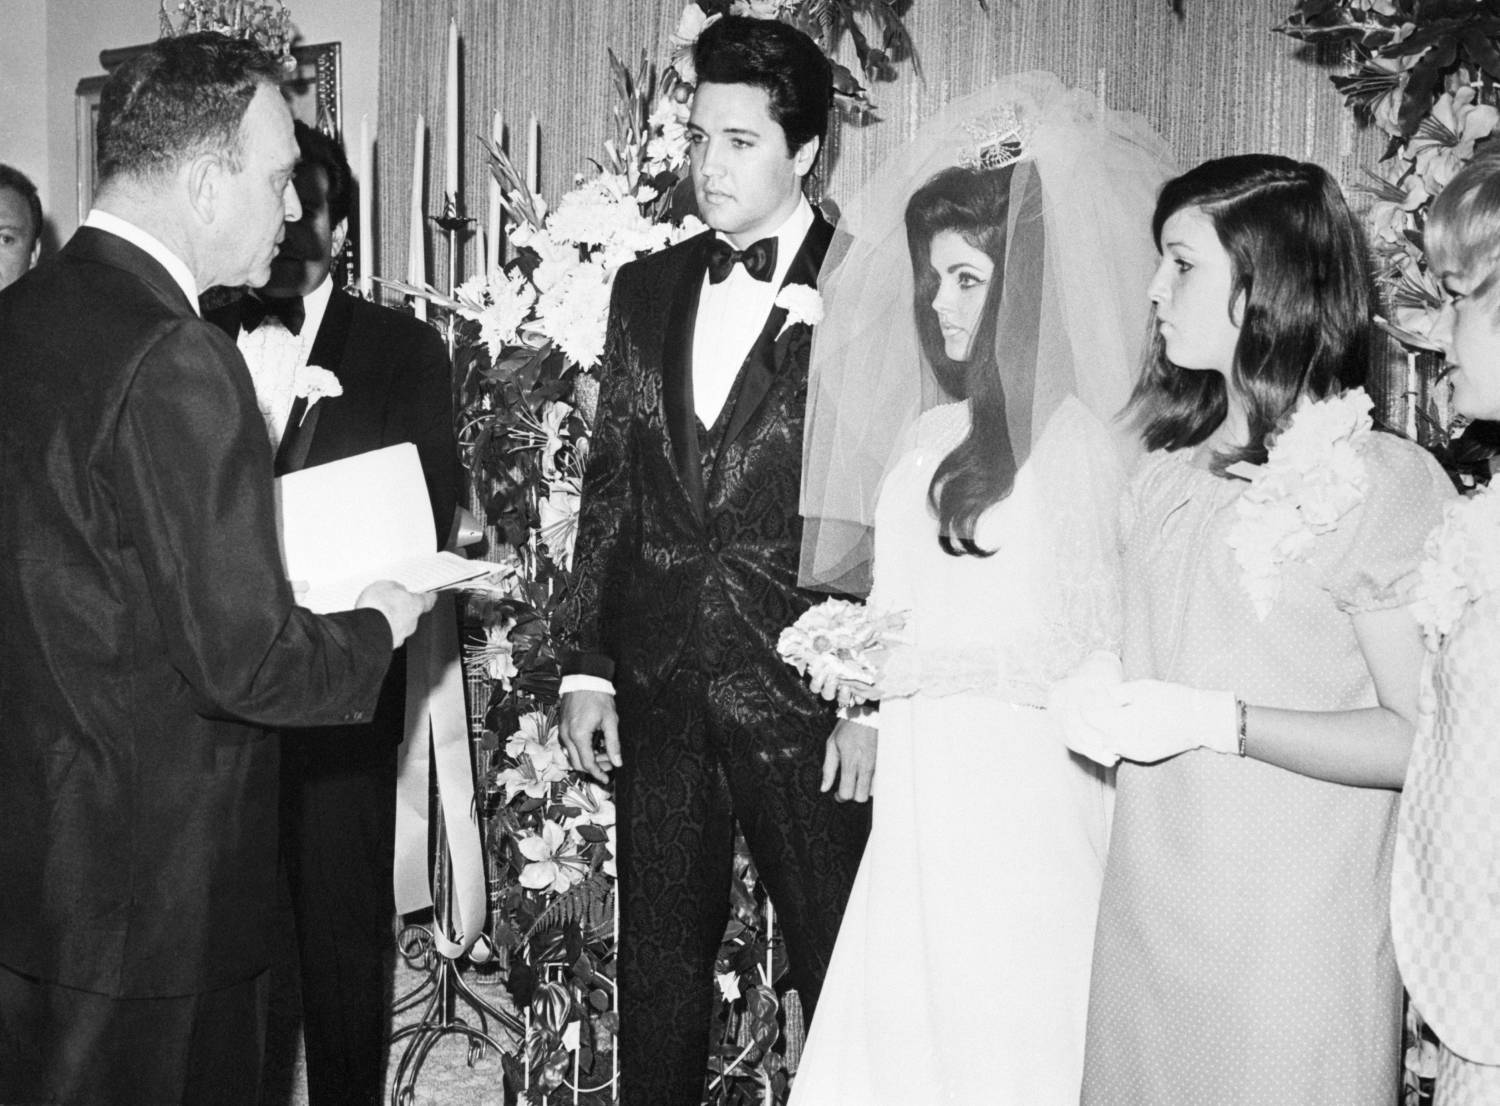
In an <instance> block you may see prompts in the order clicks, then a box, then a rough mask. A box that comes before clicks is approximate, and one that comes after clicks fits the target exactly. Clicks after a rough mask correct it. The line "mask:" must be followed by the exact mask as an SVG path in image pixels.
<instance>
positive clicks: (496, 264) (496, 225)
mask: <svg viewBox="0 0 1500 1106" xmlns="http://www.w3.org/2000/svg"><path fill="white" fill-rule="evenodd" d="M504 136H505V124H504V123H502V122H501V121H500V113H499V112H498V111H497V112H495V114H494V117H493V118H492V119H491V120H490V141H491V142H492V143H494V146H495V149H497V150H498V149H499V148H500V142H501V140H502V139H503V138H504ZM489 178H490V220H489V227H490V236H489V237H488V238H487V239H485V251H484V271H485V275H486V276H488V275H489V274H490V273H493V272H494V271H495V270H496V269H498V268H500V220H501V219H502V218H503V217H504V215H503V213H502V211H501V209H500V182H499V181H497V180H496V179H495V174H493V173H491V174H489Z"/></svg>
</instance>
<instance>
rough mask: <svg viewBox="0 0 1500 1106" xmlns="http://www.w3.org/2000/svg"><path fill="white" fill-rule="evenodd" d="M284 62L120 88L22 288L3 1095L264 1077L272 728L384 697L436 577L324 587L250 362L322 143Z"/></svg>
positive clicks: (7, 703)
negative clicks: (315, 149)
mask: <svg viewBox="0 0 1500 1106" xmlns="http://www.w3.org/2000/svg"><path fill="white" fill-rule="evenodd" d="M280 73H281V69H280V63H279V60H278V59H276V58H274V57H271V56H270V55H268V54H266V53H264V52H263V51H261V50H260V49H258V48H257V47H254V46H252V45H250V44H248V43H246V42H244V41H241V40H237V39H229V38H225V37H224V36H222V35H217V34H197V35H188V36H184V37H180V38H168V39H164V40H162V41H160V42H157V43H155V44H153V45H152V46H151V47H149V48H147V49H146V50H145V51H144V52H143V53H142V54H141V55H139V56H138V57H135V58H132V59H131V60H129V61H127V62H126V63H125V64H124V65H122V66H121V67H120V68H119V69H117V70H116V71H115V72H114V74H113V75H112V76H111V77H110V78H109V79H108V81H107V82H106V84H105V86H104V89H103V92H102V95H101V100H100V108H99V124H98V149H99V174H100V182H101V183H100V190H99V193H98V199H97V201H96V205H95V208H94V210H93V211H91V212H90V213H89V215H88V217H87V218H86V219H85V220H84V224H83V226H82V228H81V229H80V230H79V231H78V233H77V234H76V235H75V236H74V237H73V239H72V240H71V241H70V242H69V243H68V244H67V246H66V247H64V249H63V250H62V251H60V253H59V254H58V255H56V256H54V257H52V258H49V259H47V260H46V261H44V262H42V264H40V265H39V266H38V267H37V268H36V269H34V270H33V271H32V272H31V273H30V274H29V275H28V276H27V277H26V278H25V279H24V280H21V281H18V282H17V283H16V284H14V285H12V286H11V287H10V288H7V289H5V290H4V291H3V292H0V392H3V394H4V395H5V397H6V399H5V403H6V415H5V418H4V419H3V420H0V606H3V609H4V611H5V633H4V634H0V718H3V719H4V723H3V730H0V887H3V888H4V894H0V1101H3V1102H6V1103H8V1104H9V1103H31V1102H47V1103H67V1104H70V1106H72V1104H82V1103H109V1104H118V1103H168V1102H171V1103H179V1102H190V1103H194V1104H195V1106H202V1104H219V1103H236V1104H238V1103H243V1104H246V1106H250V1104H253V1103H255V1102H256V1100H257V1092H258V1079H259V1072H260V1062H261V1040H262V1035H263V1026H264V994H265V980H266V974H267V973H266V969H267V967H268V965H269V963H270V959H271V949H270V941H271V933H272V925H271V916H272V912H273V910H274V906H275V901H276V894H275V881H276V869H277V860H276V846H277V810H276V805H277V803H276V795H277V770H278V755H277V741H276V739H275V737H274V736H272V735H271V734H270V733H268V732H267V730H268V728H270V727H286V726H293V725H301V726H310V725H325V724H333V723H348V722H355V721H361V720H364V719H368V718H369V717H371V715H372V714H373V712H374V710H375V707H376V702H377V699H378V695H379V690H380V686H381V682H382V680H383V679H384V677H385V673H386V669H387V667H388V665H389V660H390V653H391V650H392V647H393V644H399V643H400V642H401V641H403V640H404V639H405V638H406V637H407V635H408V634H410V633H411V632H412V630H413V629H414V627H415V626H416V622H417V619H418V616H419V615H420V613H421V612H422V611H424V610H426V609H428V608H429V607H430V606H431V600H430V599H424V598H419V597H416V596H412V595H411V594H409V593H408V592H406V591H404V590H403V589H401V588H399V587H397V586H396V585H394V584H390V583H382V584H375V585H372V586H371V587H370V588H367V589H366V590H365V591H364V592H363V593H362V594H361V595H360V597H359V599H358V600H357V606H358V607H359V608H370V609H356V610H353V611H349V612H345V613H341V614H334V615H328V616H320V615H315V614H312V613H311V612H309V611H307V610H304V609H302V608H300V607H298V606H297V605H296V603H295V601H294V598H293V595H292V590H291V587H290V585H289V584H288V583H287V581H286V579H285V578H284V576H283V573H282V566H281V561H280V555H279V553H278V551H277V539H276V520H275V505H274V502H273V484H272V471H271V460H272V459H271V451H270V449H269V448H268V447H267V444H266V433H265V426H264V424H263V422H262V421H261V418H260V416H259V414H258V412H257V409H256V402H255V396H254V392H253V390H252V388H251V384H250V378H249V375H248V373H247V372H246V371H245V364H244V360H243V359H242V358H241V357H240V354H239V352H238V351H237V350H236V349H235V347H234V343H233V342H231V341H229V340H228V339H227V338H226V337H225V336H224V334H223V332H222V331H221V330H219V329H218V328H217V327H214V326H212V325H210V324H208V323H206V322H204V321H203V320H202V319H201V318H200V317H199V315H198V308H197V303H198V295H199V293H200V292H201V291H202V290H203V289H205V288H208V287H211V286H213V285H236V284H247V283H249V284H260V283H264V281H265V280H266V278H267V276H268V275H269V268H270V263H271V259H272V257H273V255H274V254H275V250H276V246H277V243H278V241H279V240H280V238H281V234H282V228H283V225H284V220H286V219H288V218H289V219H293V220H295V219H297V218H298V216H299V215H300V209H299V207H298V201H297V196H296V193H295V192H294V191H293V190H292V186H291V181H292V170H293V166H294V165H295V163H296V160H297V145H296V142H295V140H294V138H293V133H292V120H291V115H290V113H289V112H288V110H287V107H286V104H285V102H284V101H283V99H282V97H281V93H280V90H279V88H278V83H277V82H278V79H279V77H280Z"/></svg>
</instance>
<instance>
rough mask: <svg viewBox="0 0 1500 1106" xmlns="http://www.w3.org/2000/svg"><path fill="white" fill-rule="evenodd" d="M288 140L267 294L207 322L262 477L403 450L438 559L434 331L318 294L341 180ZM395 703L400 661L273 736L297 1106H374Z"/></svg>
mask: <svg viewBox="0 0 1500 1106" xmlns="http://www.w3.org/2000/svg"><path fill="white" fill-rule="evenodd" d="M295 130H296V137H297V147H298V150H299V151H300V152H301V155H302V156H301V160H300V161H299V162H298V164H297V173H296V176H295V177H294V178H293V183H294V184H295V186H296V189H297V198H298V200H299V201H300V202H301V205H302V217H301V218H300V219H298V220H297V221H296V222H294V223H290V224H288V225H287V229H286V237H285V239H283V241H282V243H281V248H280V250H279V251H278V252H277V255H276V260H275V261H273V262H272V263H271V279H270V280H269V281H268V282H267V283H266V284H265V285H264V286H263V287H261V288H259V289H256V290H254V291H253V292H250V293H249V294H247V295H246V296H244V297H243V298H241V299H239V300H238V301H236V302H234V303H232V304H229V305H228V306H226V307H222V308H219V309H217V310H215V311H211V312H209V314H208V318H209V320H210V321H211V322H214V323H217V324H218V325H219V326H220V327H222V328H223V329H224V330H225V332H226V333H228V335H229V336H230V337H231V338H233V339H235V341H236V343H237V344H238V345H239V348H240V352H241V353H242V354H244V357H245V363H246V365H247V366H248V367H249V369H250V378H251V381H252V383H253V384H254V385H255V391H256V397H257V400H258V402H259V404H260V407H261V412H262V415H263V417H264V418H265V420H266V424H267V433H268V434H269V435H270V436H271V439H272V443H273V447H274V448H275V452H276V474H277V475H278V476H280V475H282V474H283V473H287V472H296V471H298V470H299V469H303V468H310V467H312V466H314V465H320V464H325V463H327V462H329V461H337V460H340V459H341V458H344V457H351V456H354V455H355V454H358V453H364V452H367V451H369V450H372V449H381V448H383V447H384V446H388V445H395V444H397V443H399V442H412V443H413V444H415V445H416V447H417V453H418V456H419V457H420V459H421V462H422V471H423V474H424V475H425V477H426V481H427V493H428V498H429V499H430V500H431V502H432V511H433V521H434V524H435V526H436V529H437V542H438V544H439V545H442V544H445V543H446V541H447V538H448V531H449V528H450V526H451V525H452V522H453V515H454V509H455V507H456V505H457V501H458V483H459V480H458V472H459V469H458V450H457V448H456V446H455V444H454V435H453V403H452V390H451V384H450V382H449V370H448V355H447V351H446V349H445V348H444V346H443V342H442V339H441V338H439V337H438V334H437V331H435V330H433V329H432V328H431V327H429V326H427V325H425V324H424V323H421V322H419V321H417V320H416V319H414V318H412V316H410V315H407V314H404V313H402V312H399V311H393V310H391V309H389V308H385V307H380V306H377V305H375V304H372V303H366V302H365V301H364V300H362V299H359V298H357V297H355V296H351V295H349V294H348V293H347V292H344V291H342V290H341V289H339V288H335V287H334V281H333V277H332V274H331V270H332V266H333V260H334V258H335V257H337V256H338V254H339V252H340V251H341V250H342V249H343V245H344V238H345V234H346V232H347V230H348V226H349V210H350V205H351V203H352V201H353V198H354V183H353V175H352V174H351V173H350V171H349V162H348V159H347V158H346V157H345V156H344V152H343V149H342V148H341V147H340V146H339V144H338V143H337V142H335V141H334V140H333V139H332V138H330V137H328V136H327V135H326V134H323V133H322V132H321V131H317V130H314V129H313V128H311V127H309V126H307V125H306V124H304V123H301V122H299V123H297V124H295ZM362 183H363V184H364V186H365V187H368V186H369V182H368V181H366V182H362ZM308 365H315V366H318V367H320V368H323V369H326V370H327V371H328V372H331V373H332V374H333V375H334V376H336V377H337V378H338V381H339V385H340V387H341V388H342V389H343V390H342V393H341V394H340V395H337V396H328V397H325V398H321V399H319V400H317V402H316V403H313V404H312V405H311V406H309V404H308V401H307V397H305V396H297V395H296V394H295V393H296V391H297V390H298V389H297V388H296V387H294V386H292V382H293V381H294V380H295V379H296V376H297V374H298V373H299V372H300V371H302V370H304V368H305V366H308ZM405 704H406V651H405V650H404V649H402V650H398V651H397V652H396V654H395V656H394V657H393V658H392V661H391V670H390V673H389V674H388V675H387V676H386V680H385V684H384V685H383V686H382V688H381V693H380V702H379V705H378V706H377V707H376V710H375V716H374V718H372V719H371V720H370V721H368V722H364V723H361V724H359V725H354V726H336V727H324V728H320V729H316V730H307V731H297V730H293V731H286V732H283V734H282V743H281V786H282V796H281V809H282V838H283V840H282V850H283V855H284V856H285V859H286V861H287V871H288V875H289V877H290V885H291V893H292V913H293V915H294V917H295V920H296V928H297V947H298V952H299V959H300V963H301V982H302V987H301V992H302V1036H303V1041H304V1042H305V1046H306V1054H307V1089H308V1101H309V1102H310V1103H311V1106H374V1104H376V1103H378V1102H379V1101H380V1097H381V1093H380V1092H381V1086H382V1082H383V1079H384V1075H385V1062H384V1057H385V1038H386V1035H387V1032H388V1030H389V1024H390V1016H389V1013H388V1011H387V1006H386V994H385V991H386V980H387V977H388V974H389V967H390V963H389V962H390V959H391V957H392V956H393V955H394V951H395V943H394V941H393V939H392V930H391V922H392V918H393V916H394V914H395V905H394V903H393V901H392V891H391V867H392V858H393V850H394V844H395V810H396V763H397V762H396V756H397V750H398V746H399V745H400V743H401V739H402V736H403V728H404V722H405Z"/></svg>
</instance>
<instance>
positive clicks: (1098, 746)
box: [1047, 650, 1125, 768]
mask: <svg viewBox="0 0 1500 1106" xmlns="http://www.w3.org/2000/svg"><path fill="white" fill-rule="evenodd" d="M1124 682H1125V666H1124V665H1123V664H1121V663H1120V658H1119V657H1117V656H1116V655H1115V654H1113V653H1109V652H1105V651H1104V650H1096V651H1095V652H1092V653H1090V654H1089V655H1088V656H1087V657H1086V658H1084V661H1083V663H1082V664H1080V665H1079V666H1078V667H1077V668H1075V669H1074V670H1073V671H1072V672H1071V673H1070V674H1069V675H1067V676H1065V677H1064V678H1063V679H1061V680H1058V681H1057V682H1056V683H1055V684H1053V685H1052V690H1051V692H1050V693H1049V694H1048V696H1047V713H1048V714H1050V715H1051V716H1052V718H1053V719H1054V720H1055V721H1056V722H1057V726H1058V730H1059V732H1060V733H1061V735H1062V739H1063V743H1064V744H1065V745H1067V747H1068V748H1070V749H1072V750H1073V751H1074V752H1075V753H1078V754H1080V755H1082V756H1086V757H1088V758H1089V759H1090V760H1092V761H1095V762H1096V763H1098V764H1102V765H1104V767H1106V768H1110V767H1112V766H1113V765H1114V764H1115V762H1116V761H1118V760H1119V759H1120V754H1119V753H1117V752H1115V751H1113V750H1112V749H1111V748H1110V747H1109V743H1108V741H1106V740H1105V738H1104V736H1103V735H1102V734H1101V733H1100V732H1099V731H1098V730H1097V729H1095V728H1094V727H1092V726H1090V725H1088V723H1086V722H1085V721H1084V720H1083V714H1084V712H1085V711H1090V710H1100V709H1104V708H1109V707H1113V706H1114V705H1115V698H1114V694H1113V692H1114V689H1115V688H1117V687H1119V686H1120V685H1121V684H1123V683H1124Z"/></svg>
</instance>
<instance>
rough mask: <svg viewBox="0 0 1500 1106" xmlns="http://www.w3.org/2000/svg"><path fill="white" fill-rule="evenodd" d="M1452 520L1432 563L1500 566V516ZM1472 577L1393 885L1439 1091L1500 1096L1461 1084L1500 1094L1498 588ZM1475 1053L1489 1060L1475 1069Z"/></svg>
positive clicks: (1442, 664) (1498, 500)
mask: <svg viewBox="0 0 1500 1106" xmlns="http://www.w3.org/2000/svg"><path fill="white" fill-rule="evenodd" d="M1496 507H1500V497H1495V498H1494V499H1492V500H1491V501H1490V502H1466V503H1463V504H1460V505H1458V506H1457V507H1456V510H1457V511H1459V512H1476V511H1477V512H1487V513H1489V514H1492V515H1494V517H1495V518H1496V519H1497V520H1500V511H1497V510H1496ZM1453 521H1454V516H1453V514H1452V513H1451V512H1450V517H1449V520H1448V523H1447V524H1446V525H1445V527H1444V529H1443V531H1441V532H1440V536H1439V537H1438V538H1437V539H1435V540H1434V541H1433V542H1432V543H1430V544H1429V565H1438V564H1440V563H1442V562H1443V561H1444V560H1446V562H1447V563H1448V564H1449V565H1451V566H1452V567H1453V568H1454V569H1455V570H1456V574H1457V576H1456V578H1459V577H1461V578H1463V579H1465V580H1468V581H1471V582H1474V581H1480V582H1482V581H1484V580H1486V579H1487V578H1490V577H1492V576H1494V574H1495V573H1494V569H1493V568H1492V567H1491V566H1494V565H1500V526H1493V525H1492V526H1469V527H1467V528H1466V529H1465V530H1464V531H1463V532H1457V529H1456V528H1455V527H1454V526H1453V525H1452V524H1453ZM1455 533H1457V536H1458V538H1459V539H1461V541H1462V547H1461V548H1459V547H1456V546H1455V545H1454V544H1453V536H1454V534H1455ZM1445 542H1446V543H1447V544H1448V552H1447V554H1446V556H1445V554H1444V550H1443V546H1444V544H1445ZM1423 574H1424V577H1427V578H1429V579H1430V578H1432V576H1433V570H1432V569H1431V568H1430V567H1429V566H1427V565H1424V569H1423ZM1471 587H1476V588H1478V589H1479V590H1480V592H1481V593H1480V594H1479V595H1478V596H1477V598H1473V599H1472V602H1470V603H1469V604H1468V605H1467V606H1466V607H1464V608H1463V610H1462V613H1461V614H1459V615H1458V617H1457V619H1456V622H1455V624H1454V625H1452V627H1451V629H1450V632H1448V633H1447V634H1446V636H1444V637H1443V638H1442V639H1441V643H1440V644H1435V647H1434V648H1433V649H1432V651H1431V652H1430V653H1429V656H1428V661H1427V665H1426V669H1425V671H1424V679H1423V701H1422V715H1421V721H1420V724H1419V727H1418V732H1417V739H1416V744H1415V747H1414V748H1413V750H1412V757H1411V765H1410V767H1409V768H1408V770H1407V777H1406V787H1405V791H1404V792H1403V796H1402V803H1401V813H1400V817H1399V821H1398V827H1397V842H1396V850H1395V857H1394V861H1393V869H1392V888H1391V929H1392V936H1393V938H1394V940H1395V945H1396V956H1397V962H1398V964H1399V966H1400V969H1401V975H1402V978H1403V981H1404V982H1405V984H1406V987H1407V990H1408V991H1409V992H1410V994H1411V997H1412V1001H1413V1002H1414V1003H1415V1004H1416V1007H1417V1009H1418V1010H1419V1011H1420V1012H1421V1014H1422V1017H1423V1018H1424V1019H1425V1020H1426V1021H1427V1023H1428V1024H1429V1025H1430V1026H1432V1028H1433V1030H1434V1031H1435V1032H1436V1033H1437V1035H1438V1038H1439V1040H1440V1041H1441V1042H1442V1044H1443V1045H1444V1047H1445V1049H1447V1050H1448V1051H1449V1052H1450V1053H1452V1054H1453V1055H1452V1056H1445V1058H1444V1060H1445V1063H1444V1065H1443V1069H1444V1070H1443V1071H1442V1072H1440V1073H1439V1080H1438V1083H1439V1101H1440V1102H1449V1103H1455V1104H1456V1103H1458V1102H1462V1101H1476V1102H1477V1101H1484V1102H1494V1101H1500V1098H1490V1097H1480V1098H1474V1097H1472V1096H1469V1097H1465V1094H1464V1092H1463V1088H1464V1087H1469V1086H1471V1085H1472V1084H1473V1082H1474V1080H1475V1079H1482V1080H1488V1081H1489V1085H1490V1087H1491V1090H1492V1091H1494V1092H1496V1093H1497V1094H1500V1067H1494V1066H1493V1065H1500V590H1489V589H1488V585H1487V584H1483V585H1482V586H1481V585H1480V584H1473V583H1471ZM1418 610H1419V612H1420V611H1421V606H1420V604H1419V607H1418ZM1428 626H1429V634H1430V641H1431V640H1432V638H1433V637H1435V636H1436V635H1435V634H1433V633H1432V631H1433V629H1434V628H1433V626H1432V624H1431V623H1430V622H1429V624H1428ZM1439 628H1441V627H1439ZM1465 1061H1467V1064H1465ZM1475 1065H1479V1066H1481V1067H1484V1068H1485V1069H1486V1070H1482V1071H1477V1072H1475V1071H1466V1070H1465V1068H1468V1067H1474V1066H1475ZM1444 1072H1446V1073H1447V1076H1448V1078H1447V1079H1446V1080H1445V1078H1444ZM1445 1082H1447V1083H1448V1084H1449V1087H1448V1090H1449V1092H1450V1093H1449V1094H1447V1095H1444V1094H1443V1085H1444V1083H1445Z"/></svg>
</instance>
